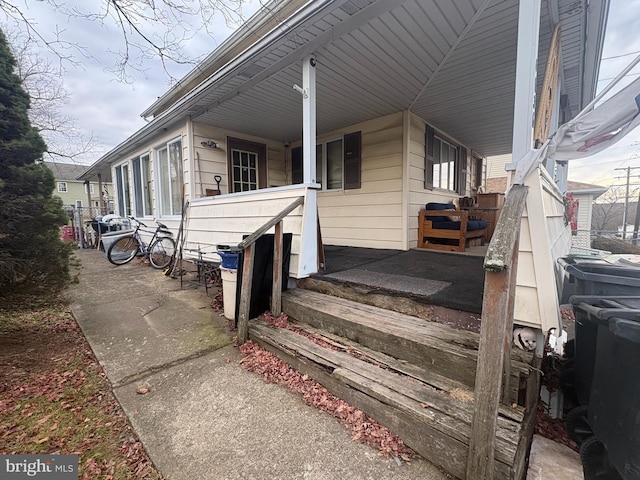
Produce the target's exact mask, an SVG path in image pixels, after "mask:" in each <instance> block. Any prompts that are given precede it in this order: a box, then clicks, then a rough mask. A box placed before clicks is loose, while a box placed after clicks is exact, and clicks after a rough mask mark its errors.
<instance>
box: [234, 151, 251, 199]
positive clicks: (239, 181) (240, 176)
mask: <svg viewBox="0 0 640 480" xmlns="http://www.w3.org/2000/svg"><path fill="white" fill-rule="evenodd" d="M231 175H232V179H231V182H232V183H233V191H234V192H248V191H249V190H257V189H258V154H257V153H255V152H247V151H244V150H235V149H234V150H232V151H231Z"/></svg>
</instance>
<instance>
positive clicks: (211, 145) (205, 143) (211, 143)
mask: <svg viewBox="0 0 640 480" xmlns="http://www.w3.org/2000/svg"><path fill="white" fill-rule="evenodd" d="M200 145H202V146H203V147H209V148H218V144H217V143H216V142H214V141H213V140H204V141H202V142H200Z"/></svg>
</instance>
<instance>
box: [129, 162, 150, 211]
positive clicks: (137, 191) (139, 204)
mask: <svg viewBox="0 0 640 480" xmlns="http://www.w3.org/2000/svg"><path fill="white" fill-rule="evenodd" d="M131 170H132V173H133V203H134V210H135V212H136V217H148V216H151V215H152V211H151V161H150V158H149V154H148V153H146V154H144V155H141V156H140V157H139V158H134V159H133V160H131Z"/></svg>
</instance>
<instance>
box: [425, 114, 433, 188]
mask: <svg viewBox="0 0 640 480" xmlns="http://www.w3.org/2000/svg"><path fill="white" fill-rule="evenodd" d="M434 140H435V132H434V130H433V128H431V127H430V126H429V125H427V128H426V131H425V135H424V145H425V149H424V153H425V156H424V188H425V189H427V190H433V144H434Z"/></svg>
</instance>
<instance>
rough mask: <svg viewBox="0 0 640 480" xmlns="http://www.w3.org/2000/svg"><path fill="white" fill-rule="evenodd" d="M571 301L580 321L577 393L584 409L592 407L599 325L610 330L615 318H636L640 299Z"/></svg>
mask: <svg viewBox="0 0 640 480" xmlns="http://www.w3.org/2000/svg"><path fill="white" fill-rule="evenodd" d="M636 293H640V292H636ZM570 301H571V304H572V306H573V313H574V316H575V321H576V324H575V327H576V328H575V357H574V358H575V360H574V363H573V366H574V379H573V381H574V386H575V393H576V397H577V399H578V403H579V404H580V405H588V404H589V396H590V392H591V385H592V379H593V373H594V366H595V363H596V346H597V341H598V334H599V325H605V326H608V321H609V319H610V318H613V317H619V318H628V319H633V318H636V316H638V315H640V296H638V297H621V296H601V295H576V296H573V297H571V299H570Z"/></svg>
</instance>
